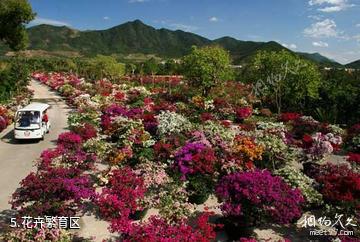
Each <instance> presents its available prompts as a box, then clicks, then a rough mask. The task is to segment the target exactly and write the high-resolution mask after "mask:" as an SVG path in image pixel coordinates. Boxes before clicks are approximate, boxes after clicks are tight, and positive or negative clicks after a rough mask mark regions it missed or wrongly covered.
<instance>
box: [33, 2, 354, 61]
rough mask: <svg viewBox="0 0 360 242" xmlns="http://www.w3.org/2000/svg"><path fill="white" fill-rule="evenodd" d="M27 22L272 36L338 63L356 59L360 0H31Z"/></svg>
mask: <svg viewBox="0 0 360 242" xmlns="http://www.w3.org/2000/svg"><path fill="white" fill-rule="evenodd" d="M30 3H31V5H32V7H33V9H34V11H35V12H37V18H36V19H35V20H34V21H33V22H32V23H31V25H34V24H40V23H47V24H53V25H68V26H70V27H72V28H75V29H80V30H88V29H91V30H92V29H106V28H110V27H112V26H115V25H118V24H121V23H124V22H127V21H131V20H135V19H140V20H142V21H143V22H144V23H146V24H148V25H152V26H154V27H156V28H168V29H182V30H185V31H189V32H193V33H196V34H200V35H202V36H205V37H207V38H210V39H216V38H219V37H223V36H231V37H234V38H237V39H240V40H254V41H270V40H275V41H277V42H279V43H281V44H283V45H284V46H286V47H288V48H290V49H292V50H294V51H304V52H319V53H321V54H323V55H325V56H327V57H329V58H333V59H335V60H336V61H339V62H341V63H348V62H351V61H354V60H358V59H360V0H30Z"/></svg>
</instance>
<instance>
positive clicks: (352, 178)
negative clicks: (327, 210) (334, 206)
mask: <svg viewBox="0 0 360 242" xmlns="http://www.w3.org/2000/svg"><path fill="white" fill-rule="evenodd" d="M315 179H316V181H317V182H319V183H320V184H321V190H320V192H321V193H322V194H323V196H324V198H325V199H327V200H328V201H330V202H332V203H338V202H343V201H345V202H355V201H357V200H358V199H359V198H360V175H359V174H358V173H354V172H353V171H352V170H351V169H349V168H348V167H347V166H346V165H333V164H330V163H328V164H326V165H323V166H321V169H320V171H319V174H318V175H316V176H315Z"/></svg>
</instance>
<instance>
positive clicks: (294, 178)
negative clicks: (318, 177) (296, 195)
mask: <svg viewBox="0 0 360 242" xmlns="http://www.w3.org/2000/svg"><path fill="white" fill-rule="evenodd" d="M275 174H276V175H278V176H281V177H282V178H283V179H284V181H285V182H286V183H288V184H289V185H290V186H291V187H293V188H299V189H300V191H301V193H302V195H303V196H304V198H305V199H306V201H307V202H308V203H309V204H310V205H321V204H322V203H323V197H322V195H321V194H320V193H319V192H318V191H316V190H315V188H314V187H313V184H314V180H313V179H311V178H310V177H308V176H306V175H305V174H304V173H302V172H301V171H299V170H297V169H295V168H294V167H290V166H286V167H284V168H282V169H280V170H278V171H276V172H275Z"/></svg>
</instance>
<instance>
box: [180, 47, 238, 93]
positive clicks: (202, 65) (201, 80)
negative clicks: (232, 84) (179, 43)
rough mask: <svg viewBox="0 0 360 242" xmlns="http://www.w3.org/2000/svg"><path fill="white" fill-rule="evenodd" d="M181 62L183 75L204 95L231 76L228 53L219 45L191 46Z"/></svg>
mask: <svg viewBox="0 0 360 242" xmlns="http://www.w3.org/2000/svg"><path fill="white" fill-rule="evenodd" d="M182 62H183V72H184V75H185V77H186V78H187V79H188V81H189V83H190V85H192V86H193V87H195V88H199V89H200V90H202V92H203V94H204V95H207V94H208V93H209V91H210V90H211V88H212V87H214V86H217V85H219V84H222V83H223V81H225V80H227V79H230V78H232V76H233V71H232V69H231V66H230V64H231V59H230V55H229V53H228V52H227V51H226V50H224V49H223V48H221V47H219V46H206V47H202V48H197V47H193V49H192V52H191V53H190V54H189V55H187V56H185V57H184V58H183V61H182Z"/></svg>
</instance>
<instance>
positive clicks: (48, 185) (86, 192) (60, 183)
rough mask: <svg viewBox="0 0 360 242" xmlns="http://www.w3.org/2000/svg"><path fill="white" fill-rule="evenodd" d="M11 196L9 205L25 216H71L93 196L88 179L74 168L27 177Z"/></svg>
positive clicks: (53, 170) (32, 174) (51, 170)
mask: <svg viewBox="0 0 360 242" xmlns="http://www.w3.org/2000/svg"><path fill="white" fill-rule="evenodd" d="M20 185H21V187H20V188H19V189H18V190H17V191H16V192H15V193H14V194H13V196H12V200H11V204H12V208H13V209H18V210H19V211H20V213H21V214H23V215H28V216H41V215H42V216H45V215H51V216H73V215H75V214H78V213H79V212H81V209H82V205H83V203H84V202H85V200H86V199H89V198H91V197H93V196H94V188H93V185H92V182H91V179H90V177H89V175H79V170H78V169H74V168H48V169H47V170H40V171H38V172H36V173H30V174H29V175H28V176H27V177H26V178H25V179H24V180H22V181H21V183H20Z"/></svg>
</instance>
